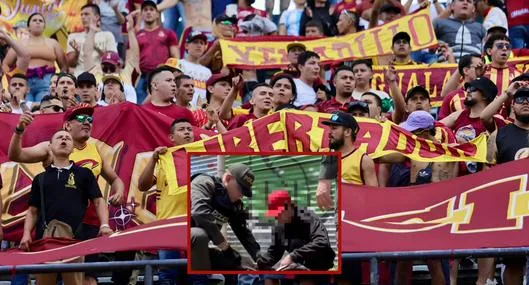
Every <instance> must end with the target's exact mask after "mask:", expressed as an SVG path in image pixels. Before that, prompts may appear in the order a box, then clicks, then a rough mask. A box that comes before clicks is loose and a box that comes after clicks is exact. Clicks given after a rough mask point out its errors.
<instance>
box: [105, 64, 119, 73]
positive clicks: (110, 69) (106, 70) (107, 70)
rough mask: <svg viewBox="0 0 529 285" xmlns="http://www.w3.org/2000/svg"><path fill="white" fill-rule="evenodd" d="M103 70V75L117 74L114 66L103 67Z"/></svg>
mask: <svg viewBox="0 0 529 285" xmlns="http://www.w3.org/2000/svg"><path fill="white" fill-rule="evenodd" d="M102 70H103V73H115V72H116V67H115V66H113V65H110V66H103V68H102Z"/></svg>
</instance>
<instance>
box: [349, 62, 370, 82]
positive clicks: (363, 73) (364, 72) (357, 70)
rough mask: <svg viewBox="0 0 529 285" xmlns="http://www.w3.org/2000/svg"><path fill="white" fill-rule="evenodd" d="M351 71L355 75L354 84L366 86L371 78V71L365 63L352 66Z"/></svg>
mask: <svg viewBox="0 0 529 285" xmlns="http://www.w3.org/2000/svg"><path fill="white" fill-rule="evenodd" d="M353 73H354V75H355V85H356V86H357V87H359V86H366V85H367V84H369V81H370V80H371V79H372V78H373V71H372V70H371V69H369V67H368V66H367V65H365V64H357V65H355V66H354V67H353Z"/></svg>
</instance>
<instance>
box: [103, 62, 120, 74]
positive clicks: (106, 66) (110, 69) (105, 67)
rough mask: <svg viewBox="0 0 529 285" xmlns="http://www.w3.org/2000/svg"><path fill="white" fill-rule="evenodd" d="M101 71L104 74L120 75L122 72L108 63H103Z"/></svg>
mask: <svg viewBox="0 0 529 285" xmlns="http://www.w3.org/2000/svg"><path fill="white" fill-rule="evenodd" d="M101 70H102V71H103V74H112V73H119V72H120V71H121V70H120V68H119V66H117V65H113V64H111V63H108V62H105V63H101Z"/></svg>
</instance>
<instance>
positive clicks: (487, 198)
mask: <svg viewBox="0 0 529 285" xmlns="http://www.w3.org/2000/svg"><path fill="white" fill-rule="evenodd" d="M528 175H529V160H528V159H527V158H525V159H520V160H518V161H515V162H510V163H506V164H504V165H499V166H496V167H493V168H491V169H489V170H486V171H483V172H479V173H477V174H472V175H467V176H463V177H459V178H456V179H454V180H450V181H445V182H441V183H435V184H430V185H421V186H415V187H401V188H398V189H390V188H377V189H376V190H374V189H372V188H370V187H358V186H356V185H350V184H347V185H343V187H342V230H343V235H342V245H343V247H342V249H343V250H344V251H347V252H371V251H375V252H381V251H410V250H451V249H472V248H483V247H519V246H528V245H529V241H528V240H527V235H529V227H528V226H526V225H527V224H528V223H527V222H528V220H527V219H528V217H529V190H528V188H527V178H528Z"/></svg>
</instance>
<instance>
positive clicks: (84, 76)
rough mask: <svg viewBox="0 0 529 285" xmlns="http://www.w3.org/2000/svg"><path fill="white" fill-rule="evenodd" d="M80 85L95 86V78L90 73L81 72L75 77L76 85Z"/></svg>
mask: <svg viewBox="0 0 529 285" xmlns="http://www.w3.org/2000/svg"><path fill="white" fill-rule="evenodd" d="M81 83H89V84H90V85H93V86H96V85H97V81H96V77H95V76H94V75H93V74H92V73H90V72H83V73H81V74H79V76H77V85H81Z"/></svg>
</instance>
